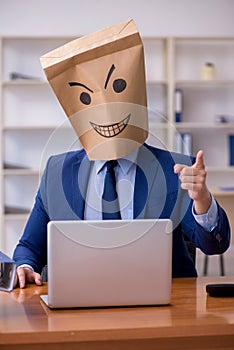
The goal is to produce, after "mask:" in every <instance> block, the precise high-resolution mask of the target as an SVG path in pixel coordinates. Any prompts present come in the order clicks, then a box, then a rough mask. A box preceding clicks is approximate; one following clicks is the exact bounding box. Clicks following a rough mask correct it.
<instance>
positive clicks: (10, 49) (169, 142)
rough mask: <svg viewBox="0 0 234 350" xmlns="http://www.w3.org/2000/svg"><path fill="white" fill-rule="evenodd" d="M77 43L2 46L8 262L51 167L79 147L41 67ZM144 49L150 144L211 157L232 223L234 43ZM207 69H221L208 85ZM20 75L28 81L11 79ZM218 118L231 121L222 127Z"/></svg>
mask: <svg viewBox="0 0 234 350" xmlns="http://www.w3.org/2000/svg"><path fill="white" fill-rule="evenodd" d="M71 39H74V38H71V37H64V38H61V37H53V38H50V37H34V38H33V37H2V38H0V80H1V84H0V105H1V111H0V133H1V142H0V224H1V231H0V250H2V251H4V252H5V253H6V254H9V255H11V254H12V251H13V248H14V246H15V244H16V242H17V241H18V239H19V236H20V235H21V233H22V230H23V227H24V225H25V222H26V220H27V217H28V214H29V211H30V209H31V207H32V205H33V202H34V197H35V194H36V191H37V188H38V184H39V180H40V176H41V174H42V171H43V169H44V166H45V163H46V160H47V159H48V157H49V156H50V155H51V154H55V153H59V152H64V151H67V150H69V149H74V148H77V147H80V145H79V142H78V141H76V135H75V133H74V131H73V130H72V128H71V126H70V124H69V122H68V121H67V118H66V116H65V114H64V112H63V111H62V108H61V107H60V105H59V103H58V101H57V99H56V97H55V96H54V94H53V92H52V90H51V88H50V86H49V85H48V83H47V82H46V81H45V78H44V74H43V71H42V69H41V66H40V61H39V58H40V56H41V55H42V54H44V53H46V52H48V51H50V50H52V49H54V48H55V47H58V46H60V45H62V44H63V43H66V42H68V41H69V40H71ZM143 41H144V49H145V61H146V79H147V95H148V108H149V121H150V136H149V142H150V143H152V144H154V145H156V146H159V147H162V148H167V149H169V150H174V149H175V140H176V135H177V134H178V133H184V132H188V133H190V134H191V135H192V153H193V154H194V155H196V152H197V151H198V150H199V149H203V150H204V152H205V162H206V166H207V170H208V185H209V187H210V189H211V190H212V192H213V193H214V195H215V196H217V198H218V199H219V200H221V201H223V203H224V207H225V209H226V210H227V212H228V213H230V218H231V221H232V223H233V219H232V213H231V207H232V205H233V203H234V191H230V188H233V187H234V166H229V144H228V135H229V134H233V135H234V99H233V96H234V69H233V65H234V38H194V37H193V38H185V37H183V38H176V37H149V38H147V37H146V38H143ZM205 62H212V63H214V66H215V73H216V78H215V79H214V80H212V81H204V80H202V79H201V69H202V66H203V64H204V63H205ZM15 72H16V73H19V74H23V75H25V76H27V77H28V78H29V79H11V77H12V73H15ZM13 77H14V76H13ZM175 88H180V89H181V90H182V92H183V113H182V120H181V122H179V123H178V122H175V112H174V110H175V105H174V104H175V103H174V91H175ZM217 115H224V116H227V117H228V118H229V117H230V120H228V122H227V123H217V121H216V120H217ZM226 189H229V190H226ZM233 227H234V226H233Z"/></svg>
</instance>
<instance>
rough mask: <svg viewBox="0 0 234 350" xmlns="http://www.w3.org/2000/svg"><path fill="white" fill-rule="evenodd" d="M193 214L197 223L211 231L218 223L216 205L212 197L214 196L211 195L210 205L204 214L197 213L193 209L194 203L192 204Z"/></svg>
mask: <svg viewBox="0 0 234 350" xmlns="http://www.w3.org/2000/svg"><path fill="white" fill-rule="evenodd" d="M192 212H193V216H194V218H195V220H196V221H197V223H198V224H199V225H201V226H202V227H203V228H204V229H205V230H207V231H210V232H211V231H212V230H213V229H214V228H215V227H216V226H217V224H218V206H217V203H216V201H215V199H214V197H213V196H212V195H211V205H210V207H209V209H208V211H207V213H205V214H201V215H197V214H195V211H194V205H193V209H192Z"/></svg>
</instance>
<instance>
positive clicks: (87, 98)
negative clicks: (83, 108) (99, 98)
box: [80, 92, 91, 105]
mask: <svg viewBox="0 0 234 350" xmlns="http://www.w3.org/2000/svg"><path fill="white" fill-rule="evenodd" d="M80 100H81V102H82V103H83V104H84V105H89V104H90V103H91V97H90V95H89V94H88V93H87V92H82V93H81V94H80Z"/></svg>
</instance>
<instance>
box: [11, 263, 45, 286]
mask: <svg viewBox="0 0 234 350" xmlns="http://www.w3.org/2000/svg"><path fill="white" fill-rule="evenodd" d="M27 282H29V283H35V284H36V285H37V286H41V285H42V278H41V275H40V274H39V273H37V272H33V271H32V270H31V269H30V268H28V267H18V268H17V270H16V276H15V282H14V288H15V287H16V286H17V284H19V287H20V288H25V286H26V283H27Z"/></svg>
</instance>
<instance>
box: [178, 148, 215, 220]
mask: <svg viewBox="0 0 234 350" xmlns="http://www.w3.org/2000/svg"><path fill="white" fill-rule="evenodd" d="M174 172H175V173H176V174H179V179H180V181H181V188H183V189H184V190H188V194H189V197H190V198H192V199H193V200H194V209H195V212H196V214H205V213H207V211H208V209H209V207H210V204H211V196H210V192H209V190H208V188H207V186H206V169H205V164H204V160H203V151H199V152H198V153H197V157H196V162H195V163H194V164H193V165H192V166H187V165H184V164H175V166H174Z"/></svg>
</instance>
